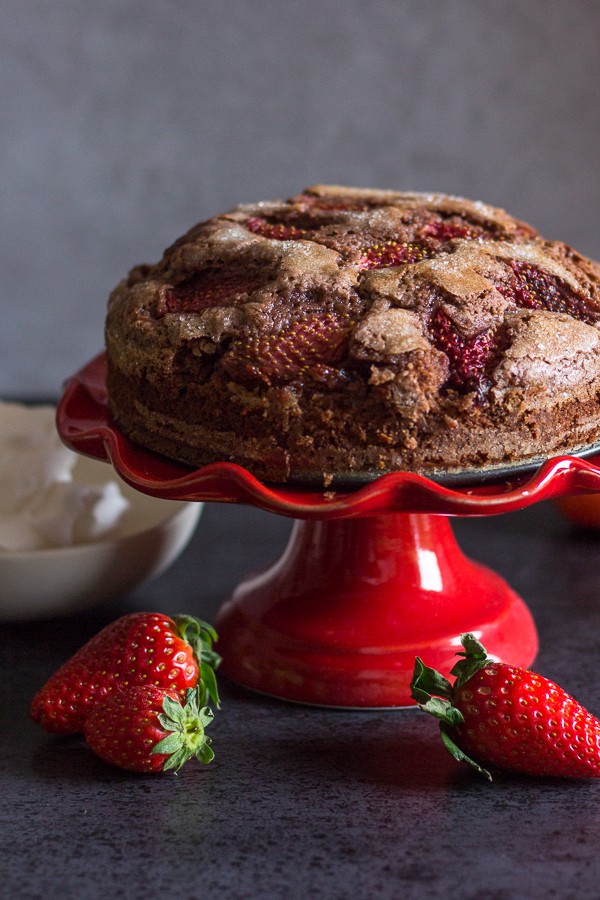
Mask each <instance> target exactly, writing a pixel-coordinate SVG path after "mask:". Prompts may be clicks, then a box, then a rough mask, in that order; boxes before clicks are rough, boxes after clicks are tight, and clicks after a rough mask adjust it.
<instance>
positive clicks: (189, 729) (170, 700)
mask: <svg viewBox="0 0 600 900" xmlns="http://www.w3.org/2000/svg"><path fill="white" fill-rule="evenodd" d="M179 700H180V698H179V695H178V694H177V692H176V691H166V690H164V689H163V688H157V687H130V688H127V689H126V690H117V691H115V692H114V693H112V694H110V695H109V696H107V697H105V698H104V699H103V700H99V701H98V702H97V703H95V704H94V706H93V708H92V710H91V711H90V713H89V715H88V717H87V718H86V720H85V725H84V729H83V733H84V737H85V739H86V741H87V744H88V746H89V748H90V750H92V751H93V752H94V753H95V754H96V755H97V756H99V757H100V758H101V759H103V760H104V761H105V762H107V763H112V764H113V765H115V766H119V768H121V769H128V770H129V771H131V772H164V771H166V770H168V769H174V770H175V771H176V772H177V771H179V769H180V768H181V767H182V766H183V765H184V763H186V762H187V761H188V759H191V757H195V758H196V759H198V760H200V762H203V763H209V762H211V760H212V759H213V757H214V753H213V751H212V750H211V748H210V738H208V737H206V734H205V733H204V732H205V728H206V726H207V725H209V724H210V722H211V721H212V718H213V714H212V711H211V710H210V709H209V708H208V706H203V704H204V692H203V690H202V688H201V687H197V688H189V689H188V690H187V691H186V694H185V702H184V704H183V705H182V704H181V703H180V702H179Z"/></svg>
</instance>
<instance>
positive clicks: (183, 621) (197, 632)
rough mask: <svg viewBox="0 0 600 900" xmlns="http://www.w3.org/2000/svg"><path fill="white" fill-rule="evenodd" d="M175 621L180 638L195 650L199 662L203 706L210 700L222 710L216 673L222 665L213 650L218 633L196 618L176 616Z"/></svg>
mask: <svg viewBox="0 0 600 900" xmlns="http://www.w3.org/2000/svg"><path fill="white" fill-rule="evenodd" d="M173 621H174V622H175V624H176V625H177V630H178V632H179V634H180V636H181V637H182V638H183V640H184V641H187V643H188V644H189V645H190V646H191V648H192V649H193V651H194V655H195V657H196V660H197V662H198V666H199V669H200V685H202V687H203V688H204V692H205V693H204V699H203V702H202V704H201V705H202V706H205V705H206V703H207V702H208V700H209V699H210V700H212V702H213V703H214V704H215V706H216V707H217V709H220V708H221V700H220V697H219V688H218V686H217V677H216V674H215V672H216V670H217V669H218V668H219V665H220V664H221V657H220V656H219V654H218V653H217V652H216V650H214V648H213V644H214V643H215V641H216V640H217V632H216V631H215V629H214V628H213V627H212V625H209V624H208V622H204V621H202V619H196V618H195V617H194V616H188V615H179V616H174V617H173Z"/></svg>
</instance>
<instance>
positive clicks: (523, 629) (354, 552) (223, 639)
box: [57, 356, 600, 708]
mask: <svg viewBox="0 0 600 900" xmlns="http://www.w3.org/2000/svg"><path fill="white" fill-rule="evenodd" d="M104 379H105V362H104V358H103V357H102V356H100V357H97V358H96V359H94V360H93V361H92V362H91V363H90V364H89V365H88V366H86V367H85V368H84V369H83V370H82V371H81V372H79V373H77V374H76V375H75V376H73V378H72V379H70V381H69V382H68V383H67V385H66V387H65V391H64V394H63V397H62V399H61V401H60V404H59V408H58V412H57V425H58V430H59V432H60V434H61V437H62V439H63V440H64V441H65V443H66V444H67V445H68V446H70V447H72V448H73V449H74V450H76V451H78V452H80V453H85V454H87V455H90V456H93V457H95V458H98V459H104V460H106V461H109V462H111V463H112V465H113V466H114V468H115V470H116V471H117V472H118V474H119V475H120V476H121V477H122V478H123V479H124V480H125V481H127V482H128V483H129V484H131V485H132V486H133V487H136V488H137V489H138V490H141V491H144V492H145V493H148V494H152V495H154V496H158V497H164V498H168V499H172V500H198V501H221V502H230V503H246V504H251V505H254V506H257V507H259V508H261V509H264V510H268V511H270V512H274V513H278V514H280V515H285V516H289V517H292V518H294V519H296V520H297V521H296V523H295V526H294V529H293V531H292V535H291V537H290V541H289V544H288V547H287V549H286V551H285V552H284V554H283V556H282V557H281V559H280V560H279V561H278V562H277V563H276V564H275V565H274V566H272V567H271V568H270V569H269V570H268V571H266V572H264V573H262V574H260V575H257V576H253V577H250V578H248V579H247V580H246V581H244V582H243V583H242V584H241V585H240V586H239V587H238V588H237V590H236V591H235V592H234V594H233V596H232V598H231V599H230V600H229V601H228V602H226V603H225V604H224V606H223V608H222V610H221V612H220V614H219V617H218V620H217V622H216V625H217V629H218V631H219V645H218V649H219V652H220V653H221V654H222V656H223V666H222V670H221V671H222V672H223V674H225V675H227V676H229V677H230V678H232V679H233V680H234V681H236V682H238V683H239V684H241V685H244V686H245V687H248V688H251V689H253V690H257V691H261V692H263V693H267V694H271V695H274V696H276V697H281V698H284V699H287V700H293V701H297V702H302V703H312V704H317V705H322V706H342V707H371V708H372V707H390V706H391V707H393V706H406V705H409V704H411V702H412V701H411V700H410V696H409V690H408V684H409V681H410V676H411V673H412V668H413V664H414V658H415V655H426V657H427V662H428V664H429V665H432V666H434V667H435V668H436V669H438V670H441V671H443V672H445V673H446V674H447V673H448V672H449V669H450V668H451V666H452V665H453V664H454V662H455V653H456V650H457V648H458V647H459V643H460V642H459V636H460V634H461V633H462V632H465V631H472V632H474V633H475V634H476V635H477V636H478V637H479V638H480V639H481V640H482V642H483V643H484V644H485V646H486V648H487V649H488V652H489V653H490V654H491V655H493V656H496V657H497V658H499V659H504V660H507V661H510V662H511V663H513V664H515V665H521V666H528V665H530V664H531V662H532V661H533V659H534V657H535V654H536V651H537V635H536V630H535V625H534V623H533V620H532V617H531V614H530V613H529V610H528V609H527V607H526V605H525V604H524V602H523V601H522V600H521V598H520V597H518V596H517V595H516V594H515V593H514V591H512V589H511V588H510V587H509V586H508V585H507V584H506V582H505V581H504V580H503V579H501V578H500V577H499V576H498V575H496V574H495V573H494V572H492V571H490V570H489V569H486V568H485V567H483V566H481V565H479V564H477V563H475V562H472V561H471V560H469V559H467V558H466V557H465V556H464V555H463V554H462V552H461V551H460V549H459V548H458V546H457V544H456V542H455V540H454V537H453V535H452V531H451V529H450V524H449V522H448V519H447V516H449V515H471V516H473V515H477V516H485V515H493V514H498V513H503V512H509V511H514V510H517V509H521V508H523V507H525V506H528V505H530V504H532V503H534V502H538V501H540V500H547V499H551V498H554V497H558V496H561V495H563V494H566V493H583V492H587V491H595V492H599V491H600V469H599V468H597V467H596V466H595V465H594V464H593V463H591V462H589V461H584V460H582V459H577V458H574V457H570V456H563V457H557V458H555V459H553V460H549V461H548V462H546V463H545V464H544V465H542V466H541V467H540V468H539V469H538V470H537V472H535V473H534V474H533V475H532V476H528V477H525V478H521V480H520V481H518V482H514V481H513V482H512V483H509V482H503V483H501V484H495V485H493V486H490V485H489V484H486V485H481V486H475V487H470V488H468V489H467V488H461V489H451V488H449V487H444V486H442V485H440V484H437V483H435V482H433V481H431V480H429V479H427V478H425V477H423V476H420V475H415V474H411V473H405V472H398V473H393V474H390V475H384V476H382V477H381V478H378V479H377V480H376V481H374V482H372V483H370V484H368V485H367V486H365V487H362V488H359V489H354V490H348V491H335V492H324V491H317V490H306V489H299V488H294V487H288V486H273V485H266V484H263V483H262V482H259V481H258V480H257V479H256V478H254V477H253V476H252V475H251V474H250V473H249V472H247V471H246V470H245V469H243V468H241V467H240V466H237V465H234V464H232V463H214V464H212V465H209V466H205V467H203V468H202V469H192V468H190V467H189V466H185V465H183V464H178V463H174V462H171V461H169V460H167V459H164V458H163V457H160V456H157V455H156V454H153V453H151V452H150V451H147V450H145V449H144V448H142V447H139V446H137V445H135V444H133V443H131V442H130V441H129V440H127V439H126V438H125V437H124V436H123V435H122V434H121V433H120V431H119V430H118V428H117V427H116V426H115V425H114V423H112V421H111V419H110V416H109V414H108V411H107V407H106V393H105V387H104Z"/></svg>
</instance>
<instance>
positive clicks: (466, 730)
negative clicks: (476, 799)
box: [411, 634, 600, 781]
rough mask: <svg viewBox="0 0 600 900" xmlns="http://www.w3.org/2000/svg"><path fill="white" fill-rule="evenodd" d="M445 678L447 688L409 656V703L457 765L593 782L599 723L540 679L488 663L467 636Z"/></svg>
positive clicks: (597, 774) (598, 764)
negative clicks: (427, 719) (433, 724)
mask: <svg viewBox="0 0 600 900" xmlns="http://www.w3.org/2000/svg"><path fill="white" fill-rule="evenodd" d="M461 643H462V645H463V647H464V652H463V653H459V654H458V655H459V656H462V657H463V659H461V660H460V661H459V662H457V663H456V665H455V666H454V668H453V669H452V671H451V673H450V674H451V675H455V676H456V680H455V682H454V684H450V682H449V681H448V680H447V679H446V678H444V676H443V675H441V674H440V673H439V672H436V671H435V669H430V668H429V667H428V666H425V665H424V663H423V661H422V660H421V659H420V658H419V657H417V658H416V660H415V669H414V673H413V678H412V682H411V690H412V697H413V699H414V700H416V701H417V703H418V705H419V706H420V708H421V709H423V710H425V712H428V713H430V714H431V715H433V716H435V717H436V718H438V719H439V720H440V727H441V733H442V740H443V742H444V744H445V746H446V749H447V750H448V751H449V752H450V754H451V755H452V756H453V757H454V758H455V759H457V760H458V761H462V762H467V763H469V764H470V765H471V766H473V767H474V768H475V769H476V770H477V771H478V772H479V773H480V774H482V775H484V776H485V777H486V778H488V780H490V781H491V777H492V776H491V774H490V772H489V770H488V769H486V768H484V766H487V765H489V766H492V767H497V768H500V769H508V770H512V771H514V772H521V773H524V774H527V775H541V776H548V775H552V776H557V777H567V776H569V777H589V778H600V721H599V720H598V719H596V718H595V717H594V716H592V714H591V713H589V712H588V711H587V710H586V709H584V708H583V707H582V706H581V705H580V704H579V703H577V701H576V700H574V699H573V698H572V697H571V696H569V694H567V693H566V692H565V691H564V690H563V689H562V688H560V687H558V686H557V685H556V684H554V683H553V682H552V681H549V680H548V679H547V678H543V677H542V676H541V675H536V674H535V673H534V672H531V671H529V670H528V669H523V668H520V667H518V666H510V665H508V664H507V663H502V662H497V661H495V660H493V659H491V658H490V657H488V655H487V653H486V651H485V648H484V647H483V646H482V645H481V644H480V643H479V641H478V640H477V639H476V638H475V636H474V635H473V634H463V635H462V636H461Z"/></svg>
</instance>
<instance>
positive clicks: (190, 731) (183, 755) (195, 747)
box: [152, 684, 215, 772]
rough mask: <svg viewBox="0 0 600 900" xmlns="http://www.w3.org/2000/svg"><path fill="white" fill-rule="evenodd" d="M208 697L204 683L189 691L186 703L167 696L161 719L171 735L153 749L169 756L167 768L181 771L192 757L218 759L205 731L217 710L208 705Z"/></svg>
mask: <svg viewBox="0 0 600 900" xmlns="http://www.w3.org/2000/svg"><path fill="white" fill-rule="evenodd" d="M204 700H205V689H204V688H203V686H202V685H200V684H199V685H198V686H197V687H196V688H190V689H189V690H188V691H186V695H185V702H184V704H183V705H182V704H181V703H178V702H177V700H173V699H172V698H171V697H165V699H164V701H163V705H162V709H163V711H162V712H161V713H159V714H158V716H157V718H158V721H159V722H160V725H161V727H162V728H163V730H164V731H168V732H170V734H168V735H167V737H165V738H163V739H162V740H161V741H159V742H158V743H157V744H156V745H155V746H154V747H153V749H152V753H160V754H166V755H167V759H166V760H165V762H164V765H163V771H167V770H169V769H173V770H174V771H175V772H178V771H179V769H181V767H182V766H183V765H184V764H185V763H186V762H187V761H188V759H191V758H192V756H194V757H196V759H198V760H200V762H202V763H209V762H212V760H213V759H214V755H215V754H214V753H213V751H212V748H211V746H210V744H211V740H210V738H209V737H207V736H206V734H205V729H206V728H207V726H208V725H210V723H211V722H212V720H213V712H212V710H211V709H210V708H209V707H208V706H205V705H204Z"/></svg>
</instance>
